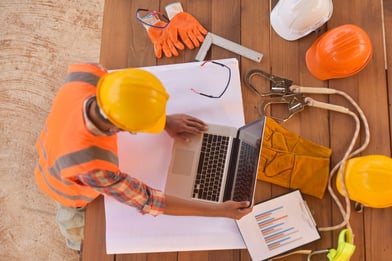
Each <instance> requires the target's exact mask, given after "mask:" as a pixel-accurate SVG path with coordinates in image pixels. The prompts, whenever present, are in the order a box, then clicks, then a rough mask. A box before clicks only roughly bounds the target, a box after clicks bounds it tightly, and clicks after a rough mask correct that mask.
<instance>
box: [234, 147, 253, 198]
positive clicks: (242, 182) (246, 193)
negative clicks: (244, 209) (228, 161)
mask: <svg viewBox="0 0 392 261" xmlns="http://www.w3.org/2000/svg"><path fill="white" fill-rule="evenodd" d="M256 155H258V153H256V148H255V147H253V146H250V145H249V144H246V143H242V144H241V148H240V158H239V162H238V170H237V177H236V180H235V186H234V191H233V197H232V199H233V200H235V201H251V198H250V196H251V194H252V191H251V190H253V180H254V177H253V173H254V171H255V168H256V167H257V166H256V165H255V164H254V163H255V162H257V161H255V160H256V159H255V157H256Z"/></svg>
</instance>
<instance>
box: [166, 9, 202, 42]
mask: <svg viewBox="0 0 392 261" xmlns="http://www.w3.org/2000/svg"><path fill="white" fill-rule="evenodd" d="M165 9H166V12H167V14H168V17H169V19H170V23H169V26H168V27H169V32H170V38H171V40H172V41H173V42H176V41H178V36H180V38H181V40H182V42H183V43H184V44H185V45H186V46H187V47H188V48H189V49H194V48H195V46H196V47H199V46H200V43H201V42H203V41H204V36H203V35H206V34H207V33H208V32H207V30H206V29H205V28H204V27H203V26H202V25H201V24H200V23H199V21H197V20H196V18H195V17H193V16H192V15H191V14H189V13H187V12H184V11H183V10H182V6H181V3H179V2H175V3H172V4H169V5H167V6H166V7H165Z"/></svg>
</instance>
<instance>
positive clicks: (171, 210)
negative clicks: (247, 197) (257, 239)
mask: <svg viewBox="0 0 392 261" xmlns="http://www.w3.org/2000/svg"><path fill="white" fill-rule="evenodd" d="M248 206H249V202H247V201H243V202H235V201H226V202H223V203H209V202H203V201H196V200H187V199H182V198H178V197H175V196H171V195H166V207H165V208H164V210H163V213H164V214H166V215H181V216H207V217H227V218H233V219H240V218H242V217H243V216H245V215H246V214H248V213H250V212H251V211H252V208H251V207H248Z"/></svg>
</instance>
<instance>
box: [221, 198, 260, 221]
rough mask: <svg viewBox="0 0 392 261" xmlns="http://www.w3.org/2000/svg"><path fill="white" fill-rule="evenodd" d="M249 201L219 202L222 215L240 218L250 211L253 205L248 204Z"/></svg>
mask: <svg viewBox="0 0 392 261" xmlns="http://www.w3.org/2000/svg"><path fill="white" fill-rule="evenodd" d="M249 204H250V203H249V201H241V202H236V201H231V200H229V201H225V202H223V203H221V204H220V208H222V211H223V212H222V216H224V217H228V218H234V219H240V218H242V217H243V216H245V215H247V214H249V213H250V212H252V209H253V206H249Z"/></svg>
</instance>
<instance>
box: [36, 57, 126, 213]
mask: <svg viewBox="0 0 392 261" xmlns="http://www.w3.org/2000/svg"><path fill="white" fill-rule="evenodd" d="M68 73H69V74H68V76H67V78H66V80H65V84H64V86H63V87H62V88H61V89H60V90H59V92H58V94H57V95H56V97H55V99H54V101H53V106H52V110H51V112H50V114H49V116H48V118H47V120H46V125H45V127H44V129H43V130H42V132H41V135H40V137H39V138H38V140H37V142H36V147H37V150H38V154H39V161H38V164H37V167H36V169H35V178H36V182H37V184H38V186H39V188H40V189H41V190H42V191H43V192H44V193H45V194H47V195H48V196H49V197H51V198H53V199H54V200H56V201H58V202H59V203H60V204H62V205H64V206H68V207H83V206H85V205H87V204H88V203H89V202H91V201H92V200H94V199H95V198H96V197H97V196H98V195H99V192H97V191H95V190H94V189H93V188H91V187H88V186H85V185H83V184H80V183H78V181H77V180H76V179H75V176H77V175H80V174H82V173H87V172H89V171H92V170H97V169H102V170H107V171H112V172H118V171H119V168H118V155H117V135H112V136H95V135H93V134H92V133H91V132H90V131H88V130H87V128H86V124H85V121H84V116H83V111H84V108H83V106H84V102H85V101H86V99H88V98H89V97H91V96H93V95H95V92H96V85H97V83H98V81H99V78H100V77H102V76H103V75H104V74H106V71H104V70H103V69H101V68H99V67H98V66H96V65H93V64H74V65H71V66H70V68H69V70H68Z"/></svg>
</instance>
